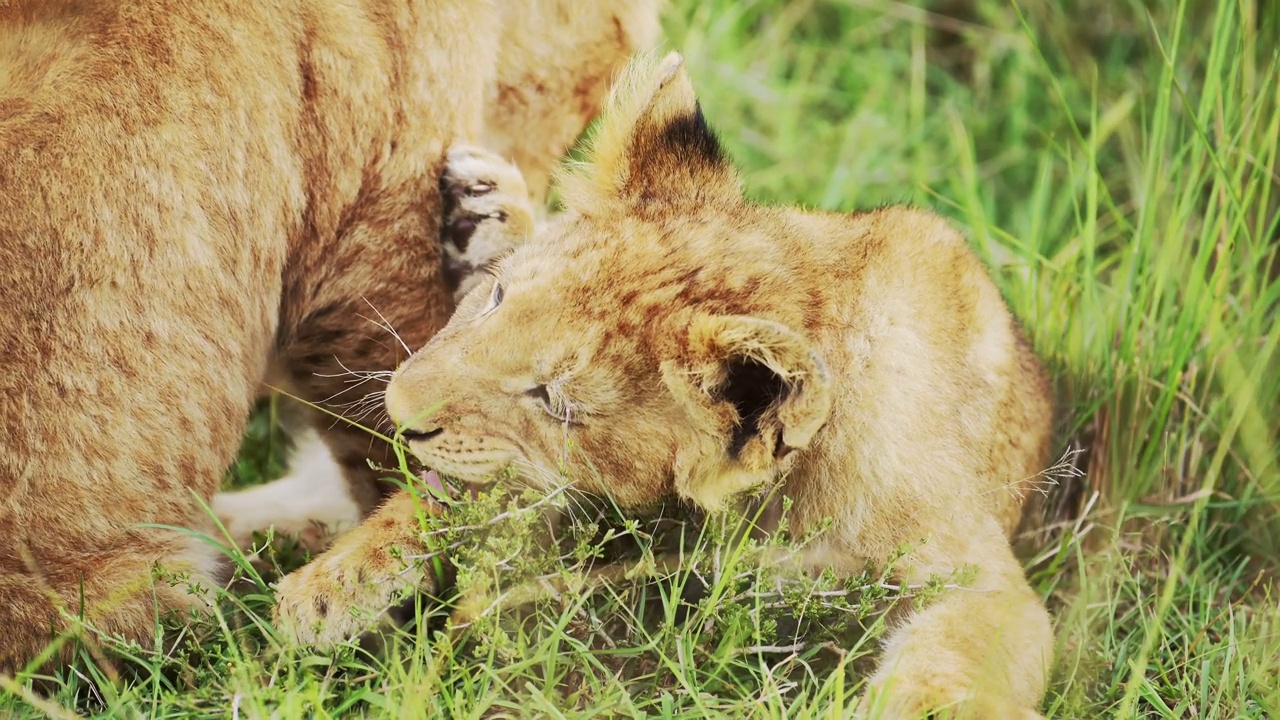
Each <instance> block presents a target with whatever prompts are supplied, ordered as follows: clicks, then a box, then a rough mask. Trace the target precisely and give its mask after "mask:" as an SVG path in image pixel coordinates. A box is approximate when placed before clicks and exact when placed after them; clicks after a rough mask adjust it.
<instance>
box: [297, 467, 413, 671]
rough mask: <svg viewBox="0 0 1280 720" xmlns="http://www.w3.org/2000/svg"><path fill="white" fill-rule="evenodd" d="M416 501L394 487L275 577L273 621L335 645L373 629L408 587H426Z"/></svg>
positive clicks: (303, 637) (309, 639)
mask: <svg viewBox="0 0 1280 720" xmlns="http://www.w3.org/2000/svg"><path fill="white" fill-rule="evenodd" d="M420 502H421V501H419V502H415V501H414V500H413V498H412V497H410V495H409V494H408V493H404V492H402V493H399V494H397V495H396V496H394V497H393V498H392V499H391V500H389V501H388V502H387V503H386V504H385V505H383V506H382V507H381V508H379V509H378V510H377V511H376V512H375V513H374V514H373V515H371V516H370V517H369V518H368V519H366V520H365V521H364V522H363V523H361V524H360V525H358V526H357V527H356V528H355V529H353V530H351V531H349V532H348V533H346V534H345V535H342V536H341V537H339V538H338V540H337V542H335V543H334V544H333V547H331V548H329V550H328V551H327V552H325V553H323V554H321V555H320V556H319V557H317V558H315V559H314V560H312V561H311V562H310V563H308V564H306V565H304V566H302V567H300V568H298V569H297V570H295V571H293V572H292V573H289V574H288V575H286V576H285V577H284V578H283V579H281V580H280V583H279V584H278V585H277V586H276V608H275V613H274V615H275V625H276V627H277V628H279V629H280V630H281V631H282V632H283V633H284V635H285V636H286V637H288V638H291V639H292V640H294V641H295V642H298V643H304V644H312V645H317V646H320V647H324V646H329V645H335V644H338V643H342V642H345V641H346V640H348V639H351V638H355V637H358V636H360V635H362V634H363V633H365V632H367V631H369V630H373V629H375V628H377V627H378V626H379V625H380V624H381V623H382V622H383V621H384V620H386V619H387V616H388V612H389V611H390V610H392V609H393V608H396V607H398V606H399V605H400V604H401V603H402V602H403V601H405V600H407V599H409V598H411V597H413V595H414V593H417V592H420V591H424V590H427V591H429V590H430V589H432V588H434V587H435V576H434V574H433V575H431V576H430V577H428V576H427V574H426V572H425V571H424V567H426V566H428V563H426V562H424V557H423V556H424V553H425V550H424V549H423V548H422V546H421V544H420V543H419V542H418V539H417V536H418V528H419V526H418V521H417V515H416V512H417V505H419V504H420ZM429 509H431V511H433V512H434V511H437V510H438V508H435V506H429Z"/></svg>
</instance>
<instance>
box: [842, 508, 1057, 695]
mask: <svg viewBox="0 0 1280 720" xmlns="http://www.w3.org/2000/svg"><path fill="white" fill-rule="evenodd" d="M985 525H987V526H989V527H985V528H984V530H982V531H980V534H979V535H977V536H976V537H964V538H947V537H936V538H930V540H929V542H928V543H927V544H926V545H925V546H924V547H922V548H921V549H920V553H921V556H920V557H918V558H914V560H915V564H914V566H912V567H910V568H908V569H907V570H906V572H904V573H902V575H901V577H900V580H901V582H903V583H905V584H910V585H919V584H924V583H927V582H929V581H930V580H931V577H932V576H933V575H934V574H939V575H945V574H946V573H948V572H951V571H952V570H956V569H961V568H963V567H964V566H966V565H969V566H975V567H976V569H977V575H976V577H975V579H974V580H973V581H972V582H967V583H963V584H962V585H961V586H958V587H949V588H947V589H945V590H943V594H942V595H941V596H940V597H938V598H936V599H934V600H932V601H931V602H930V603H929V604H927V605H926V606H925V607H924V608H922V609H920V610H913V611H911V614H910V615H908V616H907V618H906V620H905V622H903V624H902V625H900V626H899V627H897V628H896V629H894V630H892V631H891V632H890V634H889V636H888V639H887V641H886V642H885V651H884V655H883V657H882V659H881V661H880V665H879V668H878V670H877V671H876V673H875V675H873V676H872V678H871V679H870V681H869V683H868V691H867V694H866V696H865V697H864V698H863V700H862V705H861V707H860V708H859V711H860V713H861V717H866V718H869V719H874V718H883V719H884V720H890V719H893V720H897V719H899V718H902V719H904V720H905V719H914V718H917V717H922V716H925V715H927V714H928V713H929V712H938V711H946V712H948V713H950V714H949V715H948V716H947V717H952V718H970V719H972V720H984V719H986V718H1016V719H1023V720H1030V719H1031V718H1039V717H1040V715H1039V714H1037V713H1036V712H1034V711H1033V710H1032V709H1031V708H1034V707H1036V706H1037V705H1039V702H1040V698H1041V697H1043V695H1044V689H1045V683H1046V676H1047V673H1048V667H1049V662H1050V658H1051V657H1052V655H1053V629H1052V626H1051V621H1050V618H1049V612H1048V610H1047V609H1046V608H1045V606H1044V603H1042V602H1041V600H1040V598H1039V597H1038V596H1037V595H1036V594H1035V592H1034V591H1033V590H1032V589H1031V586H1030V585H1029V584H1028V583H1027V580H1026V577H1025V575H1024V574H1023V570H1022V566H1021V565H1020V564H1019V563H1018V561H1017V559H1016V558H1015V557H1014V555H1013V551H1012V549H1011V548H1010V547H1009V543H1008V541H1007V540H1005V538H1004V536H1003V534H1002V533H1001V532H1000V529H999V528H998V527H997V526H996V525H995V522H994V521H990V522H987V523H985ZM950 548H963V550H960V551H958V552H948V550H949V549H950ZM908 559H912V556H909V557H908ZM904 562H905V561H904Z"/></svg>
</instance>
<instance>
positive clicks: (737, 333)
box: [386, 55, 830, 506]
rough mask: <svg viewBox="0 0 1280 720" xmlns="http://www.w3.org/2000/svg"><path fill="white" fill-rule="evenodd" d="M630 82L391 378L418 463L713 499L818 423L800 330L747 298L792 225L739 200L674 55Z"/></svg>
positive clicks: (773, 283)
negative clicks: (545, 215) (530, 222)
mask: <svg viewBox="0 0 1280 720" xmlns="http://www.w3.org/2000/svg"><path fill="white" fill-rule="evenodd" d="M629 82H630V83H631V84H632V87H630V88H624V89H623V90H621V91H619V93H618V95H617V96H615V98H614V99H613V102H612V103H611V105H612V107H611V112H610V114H609V115H608V116H607V117H608V120H607V121H606V123H605V125H604V126H603V127H602V129H601V131H600V134H599V136H598V139H597V141H596V145H595V148H594V161H593V163H592V164H591V165H590V166H589V167H588V168H587V169H586V170H585V171H584V172H583V173H581V174H579V175H577V176H571V177H566V178H564V179H562V183H561V190H562V193H563V195H564V197H565V199H566V205H567V207H568V210H567V211H566V213H565V214H564V215H562V216H561V217H560V218H558V219H557V221H556V222H554V223H553V224H552V225H551V226H550V227H549V228H548V229H547V230H546V231H544V232H543V233H542V234H540V235H539V236H538V237H536V238H534V239H533V240H531V241H530V242H529V243H527V244H525V245H523V246H521V247H519V248H518V249H516V250H515V251H514V252H513V253H512V254H511V255H509V256H508V257H507V258H505V259H504V260H503V261H502V262H500V263H499V264H497V266H496V267H495V268H494V269H493V276H492V278H490V279H486V280H485V281H483V282H482V283H481V284H480V285H478V286H477V287H476V288H475V289H473V290H472V291H471V292H470V293H469V294H467V296H466V297H465V298H464V299H463V300H462V302H461V303H460V304H459V307H458V310H457V312H456V313H455V315H454V316H453V318H452V320H451V321H450V322H449V324H448V325H447V326H446V327H445V328H444V329H443V330H442V331H441V332H440V333H439V334H437V335H436V336H435V338H434V339H432V341H431V342H430V343H429V344H427V345H426V346H425V347H424V348H422V350H420V351H419V352H418V353H416V354H415V355H414V356H413V357H412V358H411V359H410V360H409V361H407V362H406V363H405V364H404V365H403V366H401V368H400V370H399V371H398V373H397V375H396V377H395V378H394V379H393V381H392V382H391V384H390V386H389V387H388V389H387V393H386V403H387V408H388V411H389V412H390V415H391V417H392V419H393V420H394V421H395V422H396V424H397V426H399V427H400V428H401V429H402V432H403V435H404V438H405V439H406V440H407V441H408V442H409V444H410V447H411V448H412V450H413V452H414V453H415V454H416V455H417V456H418V457H419V458H420V459H421V460H422V461H423V462H424V463H425V464H426V465H428V466H429V467H431V468H434V469H436V470H439V471H441V472H443V473H445V474H448V475H452V476H454V477H457V478H459V479H462V480H464V481H467V482H471V483H486V482H490V481H492V480H493V478H494V477H495V475H496V474H499V473H501V472H502V471H504V470H514V471H515V472H516V474H517V475H519V476H520V477H521V478H522V479H523V480H525V481H527V482H532V483H534V484H537V485H542V486H550V485H553V484H560V483H561V482H562V480H561V477H565V478H567V479H568V480H569V481H570V482H572V483H574V485H575V487H577V488H579V489H583V490H586V491H589V492H602V493H605V494H608V495H610V496H611V497H613V498H614V499H615V500H616V501H617V502H619V503H620V504H624V505H640V504H645V503H649V502H652V501H656V500H658V499H660V498H662V497H664V496H667V495H669V494H671V493H672V492H676V493H679V494H680V495H682V496H685V497H687V498H689V499H692V500H694V501H695V502H697V503H699V504H701V505H704V506H714V505H718V504H720V503H721V502H723V500H724V499H726V498H727V497H729V496H730V495H731V494H733V493H734V492H737V491H739V490H742V489H746V488H747V487H750V486H752V485H755V484H757V483H759V482H762V481H764V480H765V479H767V477H768V476H770V475H771V474H773V473H774V472H776V471H777V469H778V466H779V464H780V463H785V462H786V458H787V456H788V455H789V453H790V451H791V450H793V449H796V448H800V447H803V446H805V445H807V444H808V441H809V439H810V438H811V437H812V436H813V434H814V433H815V432H816V431H817V429H818V428H819V427H821V426H822V424H823V423H824V422H825V420H826V417H827V414H828V411H829V406H830V402H829V400H828V399H827V393H826V388H825V382H826V374H825V370H824V369H823V368H822V363H821V361H820V360H819V359H818V358H817V356H816V354H815V353H814V351H813V349H812V348H811V347H810V345H809V343H808V342H807V341H805V340H804V339H802V338H801V337H800V336H799V335H798V334H796V333H794V332H792V331H791V330H789V329H788V327H786V326H784V325H782V324H780V323H777V322H773V321H770V320H765V319H761V318H760V317H759V316H758V315H753V313H752V310H753V309H754V306H755V303H758V302H761V300H759V298H761V297H770V298H771V299H772V302H777V297H778V295H777V293H776V292H774V290H776V289H777V286H779V283H782V284H783V285H785V284H786V282H787V280H786V278H785V277H779V273H777V272H775V271H774V269H775V268H779V267H782V266H784V265H785V264H786V262H785V258H784V257H782V254H783V253H785V252H786V251H785V250H784V249H781V248H780V246H779V244H778V243H777V242H775V240H776V239H777V237H778V236H779V235H780V234H785V233H788V232H791V233H794V230H793V229H791V228H790V227H789V226H788V225H785V224H784V223H785V221H784V219H783V216H782V215H781V214H779V213H777V212H773V211H770V210H768V209H763V208H758V207H755V206H751V205H749V204H747V203H746V202H744V201H743V200H742V198H741V194H740V192H739V189H738V183H737V178H736V175H735V174H734V172H733V170H732V168H731V167H730V165H729V163H728V162H727V161H726V160H725V158H724V157H723V156H722V154H721V152H720V149H719V146H718V144H717V143H716V141H715V138H714V137H713V135H712V134H711V132H710V131H709V130H708V128H707V127H706V125H705V123H704V122H703V119H702V116H701V113H700V112H699V110H698V107H697V103H696V100H695V98H694V95H693V91H692V87H691V85H690V84H689V81H688V79H687V77H686V76H685V75H684V73H683V71H682V70H681V68H680V67H679V56H676V55H673V56H669V57H668V58H667V59H666V60H664V61H663V64H662V65H661V66H659V67H658V68H657V69H656V70H654V71H650V72H647V73H646V71H645V70H644V69H643V67H640V68H639V69H635V70H633V73H632V76H631V78H630V80H629ZM628 93H629V95H628Z"/></svg>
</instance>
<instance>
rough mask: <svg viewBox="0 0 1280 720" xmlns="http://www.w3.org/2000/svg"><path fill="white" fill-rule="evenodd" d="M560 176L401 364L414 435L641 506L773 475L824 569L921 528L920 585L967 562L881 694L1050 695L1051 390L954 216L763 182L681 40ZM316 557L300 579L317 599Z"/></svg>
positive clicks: (726, 498) (887, 654)
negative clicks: (1046, 594) (753, 188)
mask: <svg viewBox="0 0 1280 720" xmlns="http://www.w3.org/2000/svg"><path fill="white" fill-rule="evenodd" d="M562 190H563V193H564V196H565V197H566V198H567V205H568V209H567V211H566V214H565V215H564V216H562V217H561V218H559V219H558V220H557V221H556V222H555V224H554V226H552V227H551V228H549V229H548V230H547V231H546V232H544V233H542V234H540V235H539V236H537V237H536V238H535V239H534V240H533V241H532V242H530V243H528V244H526V245H523V246H522V247H520V248H518V249H517V250H516V251H515V252H514V253H513V254H512V255H510V256H509V257H508V258H507V259H505V260H504V261H503V262H501V263H500V264H499V266H498V267H497V270H496V280H490V281H488V282H487V283H484V284H481V285H480V286H479V287H477V288H476V290H475V291H474V292H472V293H471V294H469V295H468V296H467V297H466V298H464V300H463V301H462V302H461V304H460V305H459V308H458V311H457V312H456V314H455V315H454V316H453V318H452V319H451V320H450V322H449V324H448V325H447V326H446V327H445V328H444V329H443V330H442V331H441V332H440V333H439V334H437V335H436V336H435V338H433V339H432V341H431V342H430V343H428V344H427V345H426V347H424V348H423V349H422V350H421V351H419V352H418V353H417V354H415V355H414V356H413V357H412V358H411V359H410V360H409V361H407V362H406V363H405V364H404V365H403V366H401V368H400V369H399V371H398V373H397V375H396V377H395V378H394V379H393V381H392V382H391V384H390V386H389V387H388V390H387V394H386V402H387V407H388V410H389V412H390V415H391V417H392V418H393V419H394V420H395V421H396V422H397V423H398V424H399V425H400V426H401V427H402V428H403V431H404V437H405V438H406V440H407V441H409V443H410V445H411V447H412V449H413V451H414V452H415V453H416V455H417V456H418V457H419V458H420V459H421V460H422V461H423V462H424V463H425V464H426V465H428V466H430V467H432V468H435V469H437V470H439V471H441V472H443V473H446V474H451V475H454V476H457V477H459V478H460V479H462V480H466V481H470V482H476V483H482V482H491V481H492V478H493V477H494V476H495V473H498V472H499V471H502V470H504V469H508V468H514V469H515V470H516V472H518V473H519V474H520V476H521V477H522V478H523V479H524V480H525V481H526V482H530V483H535V484H541V485H548V484H549V483H554V482H559V481H558V480H556V478H558V477H559V471H560V468H561V465H562V461H563V460H564V457H565V454H566V448H569V449H568V451H567V452H568V454H569V462H568V464H567V465H568V467H567V470H566V471H567V473H568V480H569V481H570V482H572V483H574V484H575V486H576V487H577V488H580V489H582V490H585V491H587V492H596V493H604V494H607V495H609V496H612V497H613V498H615V499H616V500H617V501H619V502H620V503H624V504H629V505H635V506H642V505H645V504H648V503H652V502H654V501H657V500H658V499H660V498H662V497H665V496H668V495H671V494H677V495H679V496H681V497H683V498H685V499H686V500H688V501H689V502H692V503H695V504H697V505H700V506H702V507H704V508H707V509H711V510H719V509H724V510H730V511H731V510H732V508H733V507H735V505H736V501H737V499H738V498H740V497H742V494H743V493H745V492H748V491H753V490H757V491H759V490H778V491H779V492H778V493H776V494H777V495H778V496H781V497H787V498H790V500H791V501H793V503H794V504H793V506H792V508H791V511H790V515H789V522H790V527H791V528H792V529H794V530H795V531H796V532H798V533H801V534H804V533H806V532H807V531H808V530H810V529H812V528H815V527H817V526H819V524H821V523H823V522H824V521H826V520H831V521H832V523H833V524H832V525H831V527H830V528H829V529H828V530H826V531H825V534H823V535H822V536H821V537H820V538H819V540H818V542H817V543H816V545H814V546H812V547H811V549H808V550H807V551H806V554H805V557H804V564H805V566H806V567H808V568H809V569H810V570H812V571H814V572H818V571H822V570H825V569H828V568H832V569H834V570H836V571H837V572H840V573H858V572H859V571H861V570H863V569H864V568H865V567H866V565H867V564H868V563H878V562H883V561H885V560H886V559H887V558H888V557H889V556H890V555H891V554H893V553H894V551H895V549H897V548H899V547H900V546H904V545H913V546H916V547H914V548H913V549H912V550H911V552H910V553H909V554H908V555H907V557H906V558H904V559H903V560H901V561H899V562H898V564H897V565H896V566H895V572H896V574H897V577H898V579H899V580H900V581H901V582H904V583H923V582H927V581H928V580H929V579H930V578H931V577H934V576H935V575H936V574H942V575H947V574H950V573H952V572H954V571H957V570H961V569H963V568H965V567H966V566H975V567H976V577H975V579H974V580H973V581H972V582H971V583H970V584H969V585H968V586H967V587H965V588H962V589H956V590H952V591H950V592H947V593H945V594H944V595H943V596H942V597H940V598H939V599H937V600H935V601H933V602H932V603H931V604H929V605H927V606H925V607H924V608H923V609H920V610H918V611H915V612H911V613H909V614H908V615H907V616H906V617H905V618H903V619H902V621H901V623H900V624H899V625H898V626H897V627H896V628H895V629H893V630H892V632H891V633H890V635H889V637H888V641H887V642H886V645H885V649H884V654H883V659H882V664H881V666H880V669H879V671H878V672H877V673H876V674H875V675H874V676H873V677H872V678H871V679H870V682H869V690H868V693H867V694H866V698H865V703H864V704H863V706H862V708H861V711H862V712H864V713H871V714H877V715H878V716H879V717H886V718H908V717H916V716H917V714H918V713H920V712H922V711H925V710H929V709H936V708H942V707H951V709H952V711H956V710H957V706H955V705H953V704H958V709H959V710H962V711H963V712H964V713H965V714H966V716H968V717H974V718H1016V717H1027V718H1030V717H1038V715H1037V714H1036V712H1035V708H1036V707H1037V706H1038V705H1039V703H1040V701H1041V698H1042V695H1043V692H1044V689H1045V676H1046V671H1047V668H1048V666H1049V662H1050V656H1051V654H1052V650H1053V634H1052V630H1051V624H1050V618H1049V614H1048V612H1047V610H1046V609H1045V606H1044V604H1043V603H1042V602H1041V600H1040V599H1039V598H1038V597H1037V596H1036V594H1035V593H1034V592H1033V591H1032V589H1031V588H1030V587H1029V586H1028V584H1027V581H1026V579H1025V577H1024V575H1023V571H1022V568H1021V566H1020V565H1019V563H1018V561H1017V560H1016V559H1015V557H1014V555H1013V552H1012V550H1011V548H1010V544H1009V533H1010V532H1011V530H1012V528H1013V527H1014V525H1015V524H1016V523H1017V520H1018V516H1019V511H1020V507H1021V505H1022V501H1023V496H1024V494H1025V493H1026V492H1027V490H1028V489H1029V487H1030V483H1031V482H1033V478H1034V477H1035V476H1036V475H1037V474H1038V473H1040V472H1041V470H1042V469H1043V468H1044V467H1045V465H1046V462H1047V453H1048V444H1049V440H1050V427H1051V404H1050V399H1049V392H1048V387H1047V384H1046V380H1045V375H1044V372H1043V370H1042V368H1041V365H1040V363H1039V361H1038V360H1037V359H1036V357H1035V356H1034V355H1033V354H1032V352H1031V351H1030V349H1029V348H1028V345H1027V343H1026V342H1025V340H1024V339H1023V338H1022V335H1021V333H1020V331H1019V328H1018V327H1017V324H1016V322H1015V320H1014V319H1013V318H1012V317H1011V316H1010V313H1009V311H1008V309H1007V308H1006V306H1005V304H1004V303H1003V301H1002V298H1001V296H1000V293H999V292H998V291H997V289H996V287H995V285H994V284H993V283H992V282H991V280H990V279H989V277H988V275H987V273H986V271H985V269H984V268H983V266H982V265H981V263H980V262H979V261H978V260H977V259H976V258H975V257H974V255H973V253H972V252H971V251H970V249H969V248H968V247H967V245H966V243H965V241H964V239H963V238H962V237H961V236H960V235H959V233H957V232H956V231H955V230H954V229H952V228H951V227H950V226H949V225H948V224H947V223H946V222H945V221H944V220H942V219H941V218H939V217H938V216H936V215H933V214H930V213H927V212H924V211H921V210H914V209H910V208H904V207H890V208H883V209H880V210H875V211H871V212H865V213H857V214H837V213H821V212H807V211H803V210H799V209H788V208H770V207H761V206H758V205H755V204H753V203H750V202H747V201H745V200H744V199H743V198H742V196H741V194H740V192H739V189H738V181H737V178H736V176H735V174H734V172H733V170H732V169H731V167H730V165H729V163H728V162H727V161H726V160H725V159H724V157H723V156H722V154H721V152H720V149H719V146H718V145H717V144H716V142H715V140H714V138H713V137H712V135H711V134H710V132H709V131H708V130H707V128H706V126H705V125H704V123H703V120H702V117H701V113H700V111H699V110H698V108H697V105H696V100H695V97H694V92H693V88H692V86H691V84H690V83H689V81H688V79H687V77H686V76H685V74H684V71H683V69H682V68H681V67H680V66H679V58H678V56H672V57H669V58H668V59H667V60H665V61H664V62H663V63H662V64H661V65H658V66H656V67H655V66H653V65H652V64H651V63H650V64H644V63H641V64H639V65H637V66H636V69H635V70H634V71H633V72H632V73H631V74H630V75H629V77H628V79H627V80H626V82H624V83H623V86H622V89H621V90H620V91H619V95H618V97H616V98H615V99H614V101H613V102H612V104H611V111H610V114H609V116H608V119H607V120H606V123H605V126H604V127H603V128H602V130H601V132H600V135H599V136H598V142H597V145H596V147H595V148H594V151H593V160H592V162H591V163H590V164H589V165H587V166H586V167H584V168H581V169H580V170H579V171H578V172H577V173H575V174H572V175H570V176H568V177H566V178H565V179H564V181H563V183H562ZM437 408H438V409H437ZM402 522H407V521H402ZM356 533H357V534H358V533H360V530H359V529H358V530H357V531H356ZM346 542H347V543H348V544H347V547H348V548H354V547H357V545H359V546H362V547H368V548H374V547H382V546H385V545H386V544H388V543H391V544H402V545H405V546H411V545H413V543H414V542H416V541H415V539H414V538H413V537H410V536H408V535H406V536H402V537H399V538H396V537H393V536H389V535H385V534H384V535H377V536H375V535H372V534H371V535H369V536H368V537H367V541H366V542H364V543H359V544H357V541H356V539H355V538H354V536H352V537H349V538H347V540H346ZM347 558H348V559H349V560H350V561H351V562H359V556H358V554H348V556H347ZM316 567H319V566H316ZM322 580H323V579H322V578H319V577H316V576H314V575H312V576H300V578H296V579H295V580H294V581H293V583H292V584H290V586H289V587H287V588H286V587H282V591H284V590H287V591H288V592H286V593H284V594H285V595H286V596H287V597H288V599H289V602H290V603H292V605H291V607H299V606H301V605H302V604H303V603H304V598H309V597H310V598H314V597H318V595H312V594H311V593H314V592H316V590H315V587H319V583H321V582H322ZM307 582H312V583H315V584H316V585H315V586H314V587H308V586H307V585H306V583H307ZM328 597H329V598H332V600H333V601H334V602H338V601H340V598H341V595H340V594H338V593H334V594H333V595H331V596H328ZM334 612H337V611H336V610H331V614H332V613H334ZM284 615H285V617H286V618H288V617H290V616H291V615H290V613H289V612H285V613H284ZM311 619H314V618H311ZM313 637H316V638H318V639H322V640H323V639H330V638H332V637H333V634H332V633H325V632H323V631H322V632H320V633H318V634H317V635H314V636H313Z"/></svg>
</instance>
